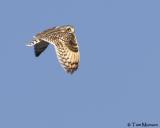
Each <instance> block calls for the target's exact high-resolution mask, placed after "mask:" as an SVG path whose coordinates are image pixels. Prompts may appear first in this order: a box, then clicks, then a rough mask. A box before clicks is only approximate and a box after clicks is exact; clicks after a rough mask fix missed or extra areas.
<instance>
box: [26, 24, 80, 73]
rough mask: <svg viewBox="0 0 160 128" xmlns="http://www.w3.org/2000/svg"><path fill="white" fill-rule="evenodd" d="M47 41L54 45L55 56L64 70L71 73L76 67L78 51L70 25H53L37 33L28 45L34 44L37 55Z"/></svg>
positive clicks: (78, 60) (45, 45) (45, 46)
mask: <svg viewBox="0 0 160 128" xmlns="http://www.w3.org/2000/svg"><path fill="white" fill-rule="evenodd" d="M49 43H50V44H52V45H54V47H55V51H56V54H57V58H58V60H59V62H60V64H61V66H62V67H63V68H64V69H65V71H66V72H68V73H71V74H72V73H73V72H74V71H76V70H77V69H78V66H79V62H80V53H79V48H78V44H77V39H76V36H75V33H74V28H73V27H72V26H70V25H65V26H60V27H54V28H51V29H48V30H45V31H43V32H41V33H38V34H37V35H36V36H35V37H34V39H33V40H32V42H31V43H30V44H29V45H28V46H34V50H35V55H36V56H37V57H38V56H39V55H40V54H41V53H42V52H43V51H44V50H45V49H46V48H47V46H48V44H49Z"/></svg>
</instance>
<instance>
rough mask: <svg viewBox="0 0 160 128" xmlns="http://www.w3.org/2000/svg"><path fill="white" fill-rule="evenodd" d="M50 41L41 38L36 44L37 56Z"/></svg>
mask: <svg viewBox="0 0 160 128" xmlns="http://www.w3.org/2000/svg"><path fill="white" fill-rule="evenodd" d="M48 45H49V43H48V42H45V41H43V40H41V41H40V42H39V43H37V44H35V45H34V53H35V56H36V57H38V56H39V55H40V54H41V53H42V52H43V51H44V50H45V49H46V48H47V47H48Z"/></svg>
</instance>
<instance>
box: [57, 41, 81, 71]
mask: <svg viewBox="0 0 160 128" xmlns="http://www.w3.org/2000/svg"><path fill="white" fill-rule="evenodd" d="M59 43H60V41H59ZM55 50H56V54H57V58H58V61H59V62H60V64H61V66H62V67H63V68H64V69H65V71H66V72H68V73H71V74H72V73H73V72H74V71H76V70H77V69H78V67H79V62H80V54H79V51H77V52H75V51H72V50H70V49H69V48H68V47H67V46H66V45H64V43H61V45H56V46H55Z"/></svg>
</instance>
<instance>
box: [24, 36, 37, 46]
mask: <svg viewBox="0 0 160 128" xmlns="http://www.w3.org/2000/svg"><path fill="white" fill-rule="evenodd" d="M39 42H40V41H39V39H37V38H36V37H35V36H34V37H33V40H32V41H31V42H30V43H29V44H27V45H26V46H28V47H32V46H34V45H35V44H37V43H39Z"/></svg>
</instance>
